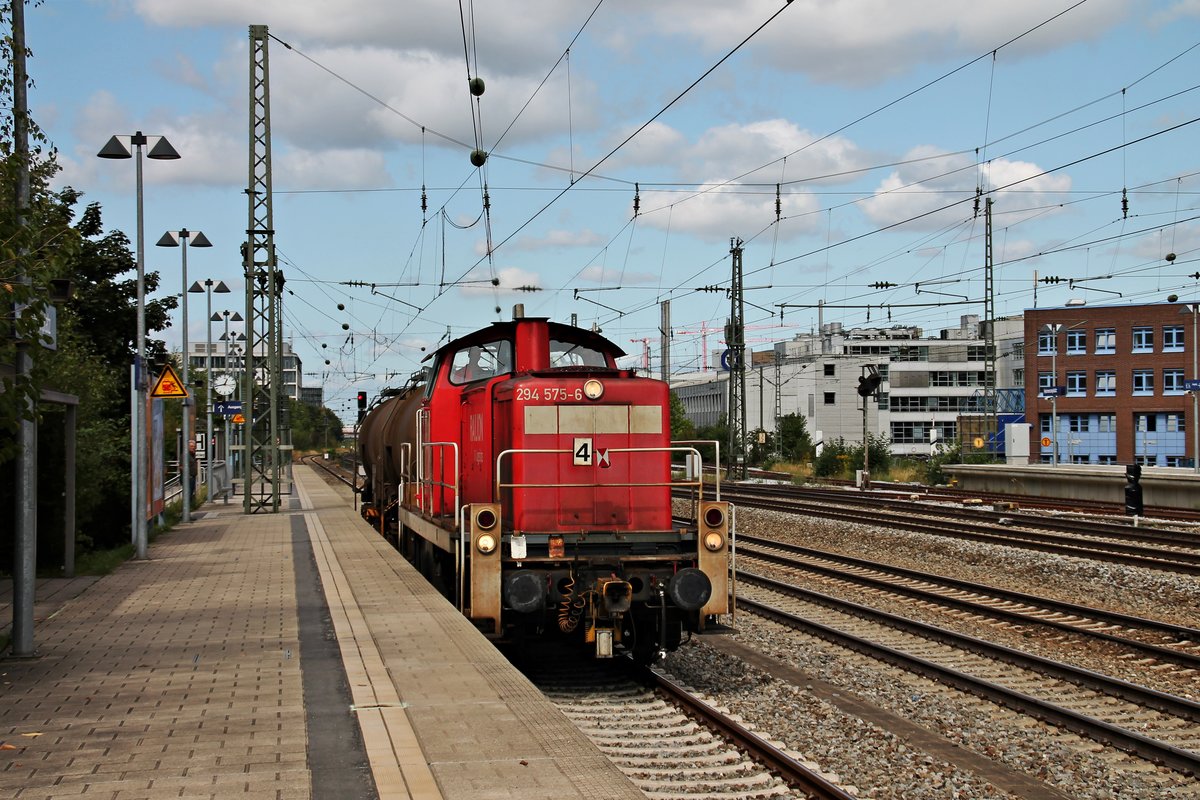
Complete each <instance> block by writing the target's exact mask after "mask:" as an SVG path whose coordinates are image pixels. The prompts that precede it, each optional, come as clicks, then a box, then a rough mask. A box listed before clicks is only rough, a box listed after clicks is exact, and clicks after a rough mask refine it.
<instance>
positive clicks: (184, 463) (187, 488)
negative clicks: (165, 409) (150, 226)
mask: <svg viewBox="0 0 1200 800" xmlns="http://www.w3.org/2000/svg"><path fill="white" fill-rule="evenodd" d="M187 243H188V230H187V228H184V229H183V230H181V231H180V232H179V247H180V253H181V254H182V255H183V364H182V365H180V369H181V370H182V374H181V375H180V377H181V378H182V380H183V386H184V391H187V387H188V385H189V384H188V361H190V360H191V359H190V358H189V357H188V281H187ZM191 399H192V398H191V393H190V392H188V396H187V397H185V398H183V441H182V442H180V449H179V472H180V475H181V476H182V479H183V493H182V494H183V521H184V522H191V521H192V459H191V441H192V425H191V420H189V419H188V417H189V416H190V414H188V406H189V404H190V402H191Z"/></svg>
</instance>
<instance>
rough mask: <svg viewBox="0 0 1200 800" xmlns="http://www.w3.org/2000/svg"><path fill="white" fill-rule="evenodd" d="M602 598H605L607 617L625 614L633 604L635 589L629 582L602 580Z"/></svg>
mask: <svg viewBox="0 0 1200 800" xmlns="http://www.w3.org/2000/svg"><path fill="white" fill-rule="evenodd" d="M600 596H601V597H603V598H604V611H605V613H606V614H607V615H609V616H612V615H614V614H624V613H625V612H626V611H628V610H629V607H630V606H631V605H632V604H633V587H632V586H631V585H630V584H629V581H623V580H619V579H611V580H605V579H601V580H600Z"/></svg>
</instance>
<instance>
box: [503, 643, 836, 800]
mask: <svg viewBox="0 0 1200 800" xmlns="http://www.w3.org/2000/svg"><path fill="white" fill-rule="evenodd" d="M543 653H544V651H543ZM513 660H514V663H516V664H517V665H518V666H519V667H520V668H521V669H522V670H523V671H524V672H525V673H526V674H527V675H528V676H529V677H530V679H531V680H533V682H534V683H535V685H537V686H538V687H539V688H540V689H541V690H542V692H543V693H545V694H546V696H547V697H548V698H550V700H551V701H553V702H554V704H555V705H556V706H557V707H558V708H559V709H560V710H562V712H563V713H564V714H565V715H566V716H567V717H568V718H569V719H570V720H571V721H572V722H574V723H575V724H576V725H577V726H578V727H579V728H580V730H582V731H583V732H584V733H585V734H586V735H587V736H588V737H589V738H590V739H591V740H592V741H593V742H594V743H595V744H596V746H597V747H598V748H599V749H600V750H601V752H603V753H604V754H605V755H606V756H608V757H609V758H610V759H611V760H612V761H613V762H614V763H616V764H617V766H618V767H619V768H620V769H621V770H622V771H624V772H625V773H626V774H627V775H628V776H629V777H630V779H631V780H632V781H633V782H634V783H635V784H636V785H637V786H638V787H639V788H640V789H642V791H644V792H645V793H646V796H647V797H651V798H655V799H656V800H673V799H675V798H679V799H681V800H685V799H690V800H694V799H695V798H731V799H732V798H746V800H757V799H758V798H792V797H797V796H803V797H807V798H816V799H819V800H852V798H853V795H851V794H849V793H847V792H846V791H845V790H844V789H842V788H841V787H840V786H838V785H837V784H836V783H835V782H834V781H832V780H830V779H829V778H828V777H827V776H825V775H823V774H822V773H821V772H820V771H819V770H817V769H816V767H815V766H811V765H807V764H805V763H804V762H802V761H800V760H798V759H797V758H795V757H793V756H792V755H790V754H789V753H787V752H785V751H784V750H783V749H782V746H780V745H776V744H774V743H772V742H769V741H768V740H766V739H765V738H763V737H761V736H759V735H758V734H756V733H754V732H753V731H751V730H749V729H748V728H746V727H745V726H744V725H742V724H741V723H740V722H739V721H737V720H736V719H734V718H731V717H730V716H729V715H728V714H727V713H726V712H725V711H723V710H722V709H721V708H719V707H717V706H715V705H713V704H711V703H710V702H708V701H707V700H705V699H704V698H703V697H700V696H697V695H695V694H693V693H692V692H691V691H689V690H688V689H686V688H685V687H684V686H682V685H681V684H679V683H677V682H675V681H674V680H672V679H671V678H670V677H669V676H667V675H665V674H663V673H661V672H658V671H655V670H642V669H639V668H637V667H634V666H633V665H631V664H627V663H623V661H618V662H596V661H594V660H586V661H585V660H579V659H577V658H575V657H572V656H570V655H563V654H561V653H560V654H558V655H556V656H554V657H546V656H545V655H544V654H543V655H542V656H540V657H537V658H531V657H530V656H529V653H528V652H525V653H522V654H521V655H519V656H517V655H514V656H513ZM797 792H800V793H801V794H800V795H797Z"/></svg>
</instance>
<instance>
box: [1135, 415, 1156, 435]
mask: <svg viewBox="0 0 1200 800" xmlns="http://www.w3.org/2000/svg"><path fill="white" fill-rule="evenodd" d="M1133 427H1134V428H1136V429H1137V432H1138V433H1154V432H1155V431H1157V430H1158V417H1157V416H1156V415H1155V414H1134V415H1133Z"/></svg>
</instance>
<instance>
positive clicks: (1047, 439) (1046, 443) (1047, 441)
mask: <svg viewBox="0 0 1200 800" xmlns="http://www.w3.org/2000/svg"><path fill="white" fill-rule="evenodd" d="M1052 444H1054V442H1053V441H1052V440H1051V439H1050V437H1049V436H1043V437H1042V447H1049V446H1050V445H1052Z"/></svg>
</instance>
